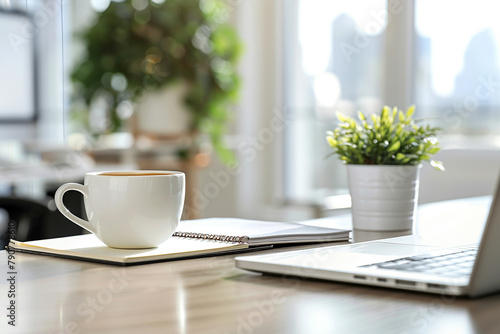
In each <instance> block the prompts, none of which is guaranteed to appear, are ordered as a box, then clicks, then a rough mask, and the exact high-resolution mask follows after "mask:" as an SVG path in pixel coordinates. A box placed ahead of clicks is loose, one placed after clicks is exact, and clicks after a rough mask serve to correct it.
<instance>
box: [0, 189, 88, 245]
mask: <svg viewBox="0 0 500 334" xmlns="http://www.w3.org/2000/svg"><path fill="white" fill-rule="evenodd" d="M78 195H79V194H76V193H75V194H73V193H68V194H66V196H65V201H64V202H65V205H66V206H67V207H68V208H69V209H70V210H71V211H72V212H74V213H75V214H76V215H79V216H81V217H82V218H86V217H85V214H84V213H83V210H82V205H81V198H80V197H78ZM49 203H50V201H48V202H47V203H44V202H40V201H36V200H34V199H30V198H20V197H0V209H1V210H2V211H3V215H2V218H3V219H1V220H0V249H4V248H5V246H6V245H7V244H8V243H9V239H11V238H12V239H15V240H18V241H30V240H39V239H47V238H56V237H64V236H70V235H78V234H82V233H84V230H83V229H82V228H81V227H79V226H78V225H76V224H73V223H72V222H70V221H68V220H67V219H66V218H65V217H64V216H63V215H62V214H61V213H60V212H59V211H57V210H56V209H55V208H52V206H51V205H49ZM12 227H14V231H15V234H14V235H12Z"/></svg>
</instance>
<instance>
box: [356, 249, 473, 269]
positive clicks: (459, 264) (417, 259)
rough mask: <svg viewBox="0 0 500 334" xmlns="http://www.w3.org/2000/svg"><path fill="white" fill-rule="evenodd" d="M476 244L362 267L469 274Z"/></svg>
mask: <svg viewBox="0 0 500 334" xmlns="http://www.w3.org/2000/svg"><path fill="white" fill-rule="evenodd" d="M477 249H478V247H477V246H474V247H469V248H462V249H460V250H452V251H451V252H450V250H448V252H447V253H443V252H442V251H441V252H440V253H437V254H436V253H429V254H420V255H415V256H410V257H405V258H401V259H396V260H391V261H386V262H380V263H373V264H370V265H368V266H363V267H373V266H376V267H377V268H380V269H390V270H401V271H407V272H420V273H425V274H433V275H439V276H444V277H461V276H469V275H470V274H471V272H472V267H473V265H474V260H475V259H476V254H477Z"/></svg>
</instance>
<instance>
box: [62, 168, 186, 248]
mask: <svg viewBox="0 0 500 334" xmlns="http://www.w3.org/2000/svg"><path fill="white" fill-rule="evenodd" d="M70 190H75V191H78V192H80V193H82V194H83V199H84V205H85V212H86V213H87V217H88V219H89V220H88V221H86V220H83V219H81V218H79V217H77V216H75V215H74V214H73V213H71V212H70V211H69V210H68V209H67V208H66V207H65V206H64V203H63V196H64V194H65V193H66V192H67V191H70ZM184 193H185V177H184V173H182V172H176V171H151V170H136V171H110V172H92V173H87V174H85V179H84V184H83V185H81V184H79V183H66V184H63V185H62V186H60V187H59V189H57V191H56V195H55V202H56V206H57V208H58V209H59V211H60V212H61V213H62V214H63V215H64V216H65V217H66V218H68V219H69V220H71V221H72V222H73V223H75V224H77V225H80V226H81V227H83V228H84V229H86V230H88V231H90V232H92V233H93V234H95V235H96V236H97V237H98V238H99V239H100V240H101V241H102V242H104V243H105V244H106V245H108V246H109V247H113V248H152V247H156V246H158V245H159V244H161V243H162V242H164V241H166V240H167V239H168V238H169V237H170V236H171V235H172V233H173V232H174V231H175V229H176V228H177V225H178V224H179V220H180V218H181V215H182V210H183V207H184Z"/></svg>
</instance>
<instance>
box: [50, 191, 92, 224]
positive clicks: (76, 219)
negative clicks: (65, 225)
mask: <svg viewBox="0 0 500 334" xmlns="http://www.w3.org/2000/svg"><path fill="white" fill-rule="evenodd" d="M70 190H74V191H78V192H80V193H82V195H83V196H84V197H88V196H89V190H88V188H87V186H84V185H82V184H79V183H65V184H63V185H62V186H60V187H59V188H58V189H57V191H56V195H55V196H54V200H55V201H56V207H57V209H58V210H59V212H61V213H62V214H63V216H64V217H66V218H68V219H69V220H71V221H72V222H73V223H75V224H76V225H79V226H81V227H83V228H84V229H86V230H87V231H89V232H92V233H95V229H94V227H93V226H92V225H91V224H90V222H88V221H87V220H83V219H81V218H79V217H77V216H75V215H74V214H72V213H71V211H69V210H68V208H66V207H65V206H64V203H63V196H64V194H65V193H66V192H67V191H70Z"/></svg>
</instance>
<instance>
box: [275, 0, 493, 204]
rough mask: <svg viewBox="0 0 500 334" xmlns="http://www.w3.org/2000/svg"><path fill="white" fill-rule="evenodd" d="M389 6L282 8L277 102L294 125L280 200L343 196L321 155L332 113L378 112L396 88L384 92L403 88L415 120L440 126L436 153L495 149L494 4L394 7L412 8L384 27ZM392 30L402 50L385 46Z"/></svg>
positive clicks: (341, 179)
mask: <svg viewBox="0 0 500 334" xmlns="http://www.w3.org/2000/svg"><path fill="white" fill-rule="evenodd" d="M393 3H397V0H395V1H387V0H380V1H379V0H351V1H331V0H289V1H285V9H284V13H285V14H284V17H285V20H284V22H285V29H284V31H285V36H284V40H285V44H284V48H285V52H284V54H285V64H284V76H285V80H284V82H285V86H284V92H285V94H284V96H285V97H284V99H285V101H284V104H285V106H286V108H287V112H288V113H289V114H290V115H291V118H292V121H291V122H290V123H288V126H287V128H286V135H285V147H284V150H285V157H286V158H285V161H286V162H285V171H284V175H285V178H284V184H285V197H287V198H288V199H296V200H297V199H299V200H300V199H303V200H311V199H314V198H318V199H320V198H324V197H325V196H327V195H333V194H336V193H346V192H347V184H346V177H345V168H344V167H343V166H342V164H341V163H340V162H339V160H338V159H337V158H336V157H331V158H328V159H326V158H325V157H326V156H327V155H328V154H329V153H330V149H329V147H328V145H327V144H326V141H325V132H326V131H327V130H332V129H334V128H335V127H336V126H337V120H336V118H335V111H337V110H338V111H342V112H343V113H346V114H350V115H353V116H354V115H356V112H357V111H358V110H362V111H364V112H365V113H372V112H378V111H379V110H380V108H381V107H382V106H383V104H385V103H386V102H385V99H386V98H387V96H390V93H391V91H392V92H394V91H397V90H398V87H391V86H390V85H395V84H396V85H397V84H403V85H405V87H409V88H411V89H410V91H411V92H412V95H411V96H410V97H409V98H410V101H409V104H415V105H416V106H417V112H416V115H415V116H416V118H425V119H427V120H428V121H429V122H430V123H432V124H433V125H438V126H441V127H442V128H443V134H442V137H441V141H442V142H443V146H445V145H447V143H452V144H453V145H457V144H458V145H462V144H463V145H468V146H470V145H471V143H472V145H475V144H477V145H483V144H485V143H487V144H489V145H498V143H497V135H499V134H500V126H499V125H500V113H499V112H498V110H499V109H500V58H499V52H500V48H499V46H500V21H499V20H498V18H497V13H498V9H500V3H498V2H496V1H488V0H476V1H461V2H457V1H453V0H440V1H432V0H418V1H408V2H406V1H405V2H400V5H401V6H402V5H408V4H412V3H414V7H412V8H407V10H408V12H407V13H409V17H410V18H411V19H408V16H406V17H405V18H403V17H402V16H401V17H397V19H398V20H399V23H398V26H397V27H396V29H393V28H394V26H390V25H391V24H392V22H395V21H396V20H395V19H396V16H398V12H393V11H392V10H393V9H395V8H396V9H397V7H392V4H393ZM388 4H389V5H388ZM479 9H480V10H479ZM444 14H446V15H444ZM405 20H406V21H405ZM402 21H403V23H407V22H410V24H401V22H402ZM411 22H413V23H411ZM388 25H389V26H390V29H389V28H388ZM397 29H403V30H405V29H406V30H408V31H404V32H401V31H398V33H399V34H401V33H405V34H406V36H410V37H411V39H412V40H411V41H410V40H409V41H408V44H407V45H406V46H405V45H399V44H398V43H394V42H393V39H392V33H394V30H397ZM388 31H390V33H389V32H388ZM386 34H391V38H390V39H389V38H388V39H387V42H386ZM405 47H410V48H412V49H413V51H412V52H411V55H412V56H411V57H408V59H405V58H404V56H401V58H398V57H399V55H400V54H403V53H402V52H401V48H405ZM388 55H390V56H392V58H390V59H391V60H392V59H397V60H398V61H402V62H404V68H407V69H409V73H410V75H407V76H405V77H404V76H403V74H401V73H396V71H391V64H390V62H389V64H388V66H387V67H385V64H386V63H387V59H389V58H387V57H388ZM385 76H392V77H391V78H396V79H395V80H386V78H384V77H385ZM402 78H403V79H402ZM402 80H406V81H402ZM388 93H389V94H388ZM398 107H399V108H401V109H404V108H406V107H408V106H402V105H401V106H398Z"/></svg>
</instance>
